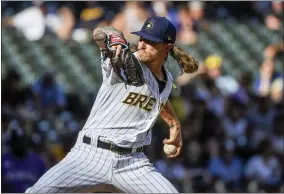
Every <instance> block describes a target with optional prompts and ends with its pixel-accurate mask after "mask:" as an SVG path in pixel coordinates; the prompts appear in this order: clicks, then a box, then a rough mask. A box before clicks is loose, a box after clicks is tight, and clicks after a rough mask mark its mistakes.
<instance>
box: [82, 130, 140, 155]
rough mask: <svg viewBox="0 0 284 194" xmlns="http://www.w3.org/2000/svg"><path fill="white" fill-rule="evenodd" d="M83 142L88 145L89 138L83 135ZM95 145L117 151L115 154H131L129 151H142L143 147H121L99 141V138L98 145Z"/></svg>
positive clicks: (89, 142)
mask: <svg viewBox="0 0 284 194" xmlns="http://www.w3.org/2000/svg"><path fill="white" fill-rule="evenodd" d="M83 143H85V144H88V145H90V144H91V138H90V137H88V136H86V135H84V137H83ZM97 146H98V147H99V148H102V149H106V150H110V151H112V152H114V153H117V154H131V153H135V152H142V151H143V149H144V147H138V148H123V147H120V146H117V145H115V144H113V143H107V142H104V141H101V140H100V139H98V145H97Z"/></svg>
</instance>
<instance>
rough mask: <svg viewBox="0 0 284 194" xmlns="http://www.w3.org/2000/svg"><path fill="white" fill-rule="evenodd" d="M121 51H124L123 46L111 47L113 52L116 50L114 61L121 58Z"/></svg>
mask: <svg viewBox="0 0 284 194" xmlns="http://www.w3.org/2000/svg"><path fill="white" fill-rule="evenodd" d="M121 49H122V45H121V44H117V45H113V46H111V50H116V52H115V57H114V59H117V58H118V57H119V54H120V52H121Z"/></svg>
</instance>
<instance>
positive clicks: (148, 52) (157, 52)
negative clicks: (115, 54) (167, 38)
mask: <svg viewBox="0 0 284 194" xmlns="http://www.w3.org/2000/svg"><path fill="white" fill-rule="evenodd" d="M164 47H165V44H164V43H161V42H153V41H150V40H147V39H144V38H140V40H139V43H138V49H139V50H138V52H137V53H138V59H139V60H140V61H141V62H143V63H151V62H154V61H157V60H159V59H161V58H163V57H164Z"/></svg>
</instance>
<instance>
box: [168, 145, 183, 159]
mask: <svg viewBox="0 0 284 194" xmlns="http://www.w3.org/2000/svg"><path fill="white" fill-rule="evenodd" d="M180 153H181V147H178V148H177V151H176V153H175V154H171V155H169V156H168V157H169V158H176V157H177V156H179V155H180Z"/></svg>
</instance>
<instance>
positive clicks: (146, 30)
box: [131, 16, 176, 44]
mask: <svg viewBox="0 0 284 194" xmlns="http://www.w3.org/2000/svg"><path fill="white" fill-rule="evenodd" d="M131 34H135V35H138V36H140V37H142V38H145V39H147V40H151V41H154V42H166V43H172V44H173V43H175V41H176V28H175V26H174V25H173V24H172V23H171V22H170V21H169V20H168V19H167V18H165V17H158V16H155V17H150V18H148V19H147V20H146V21H145V23H144V25H143V26H142V29H141V30H140V31H138V32H131Z"/></svg>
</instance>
